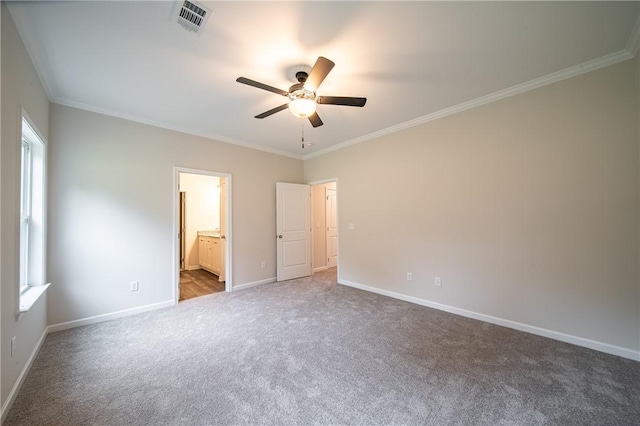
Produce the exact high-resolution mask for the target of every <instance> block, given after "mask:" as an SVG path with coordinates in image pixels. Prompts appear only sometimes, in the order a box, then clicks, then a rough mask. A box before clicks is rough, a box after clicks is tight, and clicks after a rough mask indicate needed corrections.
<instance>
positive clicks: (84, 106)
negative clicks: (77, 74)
mask: <svg viewBox="0 0 640 426" xmlns="http://www.w3.org/2000/svg"><path fill="white" fill-rule="evenodd" d="M51 102H53V103H56V104H59V105H63V106H68V107H71V108H77V109H81V110H85V111H89V112H95V113H97V114H102V115H107V116H110V117H115V118H120V119H123V120H128V121H133V122H136V123H140V124H146V125H149V126H153V127H159V128H161V129H166V130H172V131H174V132H180V133H185V134H187V135H192V136H198V137H201V138H206V139H211V140H214V141H218V142H223V143H228V144H231V145H237V146H241V147H243V148H248V149H255V150H256V151H262V152H267V153H269V154H276V155H282V156H284V157H290V158H295V159H296V160H302V156H300V155H296V154H292V153H290V152H286V151H281V150H278V149H273V148H268V147H265V146H261V145H257V144H252V143H249V142H244V141H240V140H236V139H231V138H228V137H225V136H220V135H216V134H213V133H208V132H198V131H194V130H192V129H188V128H186V127H180V126H169V125H167V124H165V123H161V122H158V121H153V120H148V119H146V118H141V117H138V116H135V115H132V114H126V113H122V112H119V111H113V110H110V109H107V108H101V107H97V106H95V105H89V104H84V103H82V102H76V101H73V100H70V99H66V98H61V97H56V98H54V99H53V100H52V101H51Z"/></svg>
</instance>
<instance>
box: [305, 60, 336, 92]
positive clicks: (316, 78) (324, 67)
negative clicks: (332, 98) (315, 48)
mask: <svg viewBox="0 0 640 426" xmlns="http://www.w3.org/2000/svg"><path fill="white" fill-rule="evenodd" d="M335 65H336V64H335V63H334V62H333V61H331V60H329V59H327V58H325V57H323V56H319V57H318V60H317V61H316V63H315V64H314V65H313V68H311V72H309V77H307V81H305V82H304V88H305V89H307V90H310V91H312V92H315V91H316V90H318V87H319V86H320V83H322V82H323V81H324V79H325V77H326V76H327V74H329V71H331V70H332V69H333V67H334V66H335Z"/></svg>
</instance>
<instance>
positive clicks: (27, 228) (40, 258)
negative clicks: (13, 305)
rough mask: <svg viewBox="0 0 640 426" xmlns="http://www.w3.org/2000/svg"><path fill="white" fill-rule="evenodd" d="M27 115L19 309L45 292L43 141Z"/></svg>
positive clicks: (25, 308)
mask: <svg viewBox="0 0 640 426" xmlns="http://www.w3.org/2000/svg"><path fill="white" fill-rule="evenodd" d="M34 128H35V127H34V126H32V125H30V124H29V121H28V120H27V118H26V117H23V119H22V149H21V155H20V164H21V166H20V172H21V173H20V270H19V275H20V279H19V286H20V288H19V290H20V291H19V294H20V309H19V312H26V311H28V310H29V308H30V307H31V306H32V305H33V304H34V303H35V301H36V300H37V299H38V297H39V296H40V295H41V294H42V293H44V291H45V290H46V288H47V287H48V285H44V284H45V235H46V232H45V231H46V230H45V188H46V185H45V183H46V181H45V148H46V146H45V143H44V141H43V140H42V138H41V137H40V136H38V133H37V132H36V131H35V130H34Z"/></svg>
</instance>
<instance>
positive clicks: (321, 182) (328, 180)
mask: <svg viewBox="0 0 640 426" xmlns="http://www.w3.org/2000/svg"><path fill="white" fill-rule="evenodd" d="M332 182H335V183H336V187H337V186H338V178H337V177H334V178H329V179H320V180H314V181H313V182H307V185H310V186H314V185H322V184H325V183H332Z"/></svg>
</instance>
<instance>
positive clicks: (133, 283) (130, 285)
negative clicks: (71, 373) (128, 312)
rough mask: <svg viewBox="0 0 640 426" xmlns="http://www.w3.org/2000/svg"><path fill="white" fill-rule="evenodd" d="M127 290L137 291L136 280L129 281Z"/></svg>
mask: <svg viewBox="0 0 640 426" xmlns="http://www.w3.org/2000/svg"><path fill="white" fill-rule="evenodd" d="M129 291H138V281H131V282H130V283H129Z"/></svg>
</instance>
